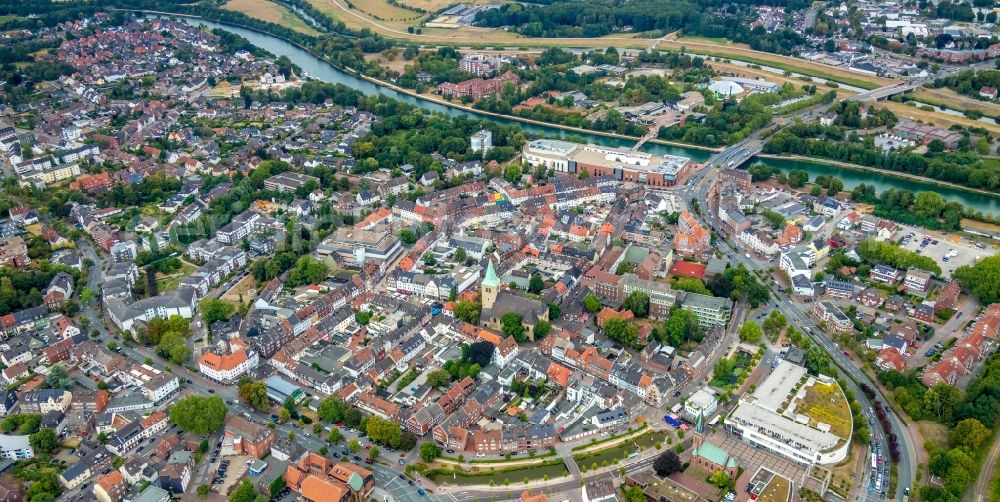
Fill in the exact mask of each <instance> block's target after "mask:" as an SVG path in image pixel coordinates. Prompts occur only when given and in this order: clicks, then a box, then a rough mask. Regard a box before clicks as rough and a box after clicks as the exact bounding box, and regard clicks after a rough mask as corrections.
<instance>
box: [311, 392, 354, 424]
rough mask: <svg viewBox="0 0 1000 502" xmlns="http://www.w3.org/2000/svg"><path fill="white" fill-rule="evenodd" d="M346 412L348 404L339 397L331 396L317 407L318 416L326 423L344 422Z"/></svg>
mask: <svg viewBox="0 0 1000 502" xmlns="http://www.w3.org/2000/svg"><path fill="white" fill-rule="evenodd" d="M346 411H347V404H345V403H344V402H343V401H342V400H340V398H338V397H334V396H329V397H325V398H323V399H322V400H321V401H320V402H319V406H318V407H316V416H318V417H319V419H320V420H323V421H326V422H341V421H343V420H344V415H345V413H346ZM334 430H336V429H334Z"/></svg>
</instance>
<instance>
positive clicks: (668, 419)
mask: <svg viewBox="0 0 1000 502" xmlns="http://www.w3.org/2000/svg"><path fill="white" fill-rule="evenodd" d="M663 421H664V422H666V423H668V424H670V425H672V426H674V427H675V428H677V429H680V428H681V422H680V420H677V419H676V418H675V417H672V416H670V415H663Z"/></svg>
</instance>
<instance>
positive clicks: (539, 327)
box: [532, 319, 552, 340]
mask: <svg viewBox="0 0 1000 502" xmlns="http://www.w3.org/2000/svg"><path fill="white" fill-rule="evenodd" d="M551 330H552V324H550V323H549V321H546V320H545V319H542V320H540V321H538V323H537V324H535V328H534V330H532V334H533V335H534V337H535V340H541V339H542V338H545V335H548V334H549V331H551Z"/></svg>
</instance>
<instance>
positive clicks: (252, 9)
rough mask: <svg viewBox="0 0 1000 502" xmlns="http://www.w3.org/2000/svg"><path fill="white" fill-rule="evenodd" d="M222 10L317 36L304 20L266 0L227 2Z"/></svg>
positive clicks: (283, 7) (234, 0) (316, 32)
mask: <svg viewBox="0 0 1000 502" xmlns="http://www.w3.org/2000/svg"><path fill="white" fill-rule="evenodd" d="M223 8H224V9H226V10H231V11H235V12H242V13H243V14H246V15H248V16H250V17H252V18H255V19H260V20H261V21H267V22H269V23H275V24H280V25H282V26H285V27H288V28H291V29H293V30H295V31H297V32H299V33H304V34H306V35H313V36H315V35H319V32H318V31H316V30H315V29H314V28H313V27H312V26H309V25H308V24H306V22H305V20H303V19H302V18H300V17H299V16H296V15H295V13H293V12H292V11H290V10H288V8H287V7H285V6H283V5H279V4H276V3H274V2H269V1H268V0H229V1H228V2H226V5H224V6H223Z"/></svg>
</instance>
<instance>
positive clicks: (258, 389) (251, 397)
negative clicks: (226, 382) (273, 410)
mask: <svg viewBox="0 0 1000 502" xmlns="http://www.w3.org/2000/svg"><path fill="white" fill-rule="evenodd" d="M240 399H242V400H243V402H245V403H247V404H249V405H250V406H251V407H252V408H253V409H255V410H260V411H265V410H267V409H268V408H270V407H271V402H270V400H269V399H268V397H267V384H266V383H264V381H263V380H256V381H248V382H243V383H241V384H240Z"/></svg>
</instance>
